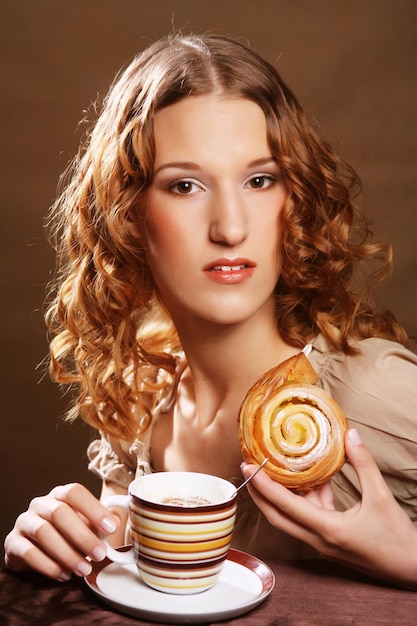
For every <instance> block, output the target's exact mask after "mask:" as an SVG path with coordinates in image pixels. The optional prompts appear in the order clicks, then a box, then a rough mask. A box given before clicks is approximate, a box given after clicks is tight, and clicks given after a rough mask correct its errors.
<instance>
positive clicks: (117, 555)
mask: <svg viewBox="0 0 417 626" xmlns="http://www.w3.org/2000/svg"><path fill="white" fill-rule="evenodd" d="M101 504H103V505H104V506H106V507H110V506H119V507H121V508H123V509H126V511H128V510H129V496H122V495H114V496H108V497H107V498H104V500H102V501H101ZM100 539H101V540H102V542H103V543H104V545H105V546H106V551H107V556H108V557H109V559H111V560H112V561H113V562H114V563H124V564H126V563H136V559H135V555H134V552H133V547H131V548H130V550H127V551H126V552H119V550H115V549H114V548H112V547H111V545H110V544H109V542H108V540H107V537H106V535H103V534H101V533H100Z"/></svg>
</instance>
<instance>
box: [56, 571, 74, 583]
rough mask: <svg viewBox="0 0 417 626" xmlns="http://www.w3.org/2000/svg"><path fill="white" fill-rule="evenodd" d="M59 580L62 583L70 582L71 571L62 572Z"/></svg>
mask: <svg viewBox="0 0 417 626" xmlns="http://www.w3.org/2000/svg"><path fill="white" fill-rule="evenodd" d="M58 580H59V581H60V582H62V583H66V582H68V581H69V580H71V572H62V574H61V576H60V577H59V578H58Z"/></svg>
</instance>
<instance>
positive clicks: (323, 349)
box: [309, 334, 417, 378]
mask: <svg viewBox="0 0 417 626" xmlns="http://www.w3.org/2000/svg"><path fill="white" fill-rule="evenodd" d="M311 345H312V349H311V352H310V356H309V358H310V361H311V363H312V365H313V366H314V367H315V368H316V371H317V373H318V374H319V376H320V378H322V377H326V376H327V375H331V373H332V372H335V371H344V372H346V373H348V374H349V375H355V374H359V375H363V374H368V375H372V372H378V375H381V374H383V372H384V371H385V372H387V373H389V374H391V373H392V371H393V368H394V369H395V370H397V369H400V370H401V369H408V370H409V371H410V373H411V374H412V375H414V376H416V375H417V369H416V368H415V366H416V365H417V354H416V353H415V352H413V351H412V350H410V349H409V348H407V347H406V346H404V345H402V344H400V343H397V342H396V341H392V340H389V339H383V338H380V337H369V338H367V339H357V340H354V341H352V343H351V345H352V347H353V348H354V350H355V352H354V353H353V354H344V353H343V352H342V351H340V350H335V349H334V348H333V347H332V346H331V345H330V343H329V342H328V341H327V339H326V338H325V337H324V336H323V335H321V334H320V335H318V336H317V337H316V338H315V339H314V341H313V342H312V344H311Z"/></svg>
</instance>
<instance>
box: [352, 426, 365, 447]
mask: <svg viewBox="0 0 417 626" xmlns="http://www.w3.org/2000/svg"><path fill="white" fill-rule="evenodd" d="M349 438H350V441H351V443H352V445H354V446H361V445H362V443H363V441H362V439H361V436H360V434H359V433H358V431H357V430H356V428H351V429H350V431H349Z"/></svg>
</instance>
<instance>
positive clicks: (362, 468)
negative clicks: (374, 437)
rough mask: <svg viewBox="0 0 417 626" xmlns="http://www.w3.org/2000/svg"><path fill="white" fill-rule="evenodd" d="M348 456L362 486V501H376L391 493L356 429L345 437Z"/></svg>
mask: <svg viewBox="0 0 417 626" xmlns="http://www.w3.org/2000/svg"><path fill="white" fill-rule="evenodd" d="M345 448H346V454H347V457H348V459H349V461H350V462H351V464H352V466H353V468H354V469H355V471H356V473H357V475H358V479H359V483H360V486H361V492H362V500H363V501H365V500H376V499H379V498H380V497H381V495H384V494H388V493H391V492H390V491H389V489H388V487H387V485H386V483H385V481H384V479H383V477H382V474H381V472H380V471H379V468H378V466H377V464H376V462H375V459H374V458H373V457H372V455H371V453H370V452H369V450H368V449H367V448H366V446H365V445H364V444H363V442H362V439H361V437H360V435H359V433H358V431H357V430H356V428H350V429H348V431H347V433H346V437H345Z"/></svg>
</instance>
